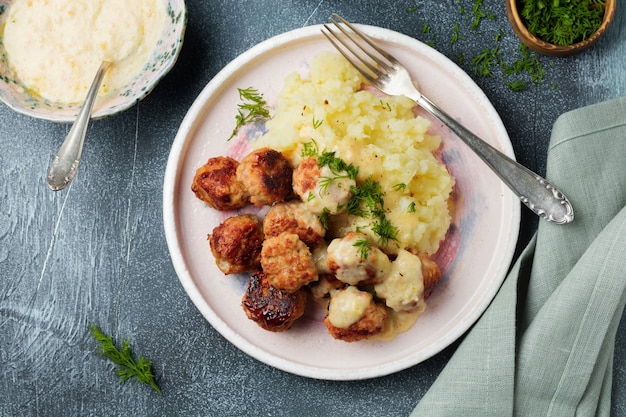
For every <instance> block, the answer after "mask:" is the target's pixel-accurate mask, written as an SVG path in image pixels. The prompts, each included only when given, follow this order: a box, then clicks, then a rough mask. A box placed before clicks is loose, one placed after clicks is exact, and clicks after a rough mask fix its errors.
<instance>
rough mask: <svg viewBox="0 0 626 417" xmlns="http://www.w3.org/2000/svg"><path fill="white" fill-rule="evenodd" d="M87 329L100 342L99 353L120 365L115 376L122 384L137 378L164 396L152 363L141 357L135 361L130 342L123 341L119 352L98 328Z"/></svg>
mask: <svg viewBox="0 0 626 417" xmlns="http://www.w3.org/2000/svg"><path fill="white" fill-rule="evenodd" d="M87 328H88V329H89V330H90V331H91V335H92V336H93V338H94V339H95V340H96V341H97V342H98V347H99V353H100V354H101V355H102V356H104V357H106V358H108V359H109V360H111V362H113V363H114V364H116V365H118V368H117V369H116V370H115V374H116V375H117V376H118V378H119V379H120V381H121V382H126V381H128V380H129V379H132V378H136V380H137V381H139V382H140V383H142V384H147V385H150V386H151V387H152V388H154V390H155V391H156V392H158V393H159V394H162V393H161V389H160V388H159V386H158V385H157V383H156V382H155V380H154V375H153V373H152V365H151V364H150V361H149V360H148V359H146V358H145V357H143V356H139V357H138V358H137V360H136V361H135V359H134V358H133V354H132V352H131V349H130V341H128V340H126V339H125V340H123V341H122V350H119V349H118V348H117V347H116V346H115V343H113V338H111V336H109V335H107V334H104V333H103V332H102V330H100V328H99V327H98V326H88V327H87Z"/></svg>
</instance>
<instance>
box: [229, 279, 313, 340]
mask: <svg viewBox="0 0 626 417" xmlns="http://www.w3.org/2000/svg"><path fill="white" fill-rule="evenodd" d="M305 305H306V293H305V292H304V290H300V291H297V292H295V293H293V294H292V293H288V292H285V291H281V290H279V289H278V288H275V287H272V286H271V285H270V284H269V283H268V281H267V277H266V275H265V273H263V272H257V273H254V274H252V276H251V277H250V280H249V281H248V285H247V287H246V292H245V293H244V295H243V299H242V300H241V306H242V307H243V309H244V311H245V312H246V315H247V316H248V318H249V319H250V320H253V321H254V322H256V323H257V324H258V325H259V326H261V327H262V328H264V329H265V330H269V331H271V332H280V331H283V330H287V329H288V328H290V327H291V326H292V325H293V323H294V321H296V320H297V319H298V318H300V317H301V316H302V315H303V314H304V307H305Z"/></svg>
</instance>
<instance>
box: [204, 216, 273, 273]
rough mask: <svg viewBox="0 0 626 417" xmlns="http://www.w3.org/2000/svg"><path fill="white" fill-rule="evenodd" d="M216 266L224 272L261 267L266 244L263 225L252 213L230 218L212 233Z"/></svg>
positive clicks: (252, 269)
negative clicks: (264, 243)
mask: <svg viewBox="0 0 626 417" xmlns="http://www.w3.org/2000/svg"><path fill="white" fill-rule="evenodd" d="M209 243H210V245H211V252H212V253H213V256H214V257H215V263H216V264H217V267H218V268H219V269H220V271H222V272H223V273H225V274H241V273H243V272H252V271H256V270H258V269H259V267H260V265H261V248H262V246H263V225H262V223H261V221H260V220H259V219H258V218H257V217H256V216H254V215H252V214H239V215H237V216H233V217H229V218H228V219H226V220H225V221H224V222H223V223H222V224H220V225H219V226H217V227H216V228H215V229H213V233H212V234H210V235H209Z"/></svg>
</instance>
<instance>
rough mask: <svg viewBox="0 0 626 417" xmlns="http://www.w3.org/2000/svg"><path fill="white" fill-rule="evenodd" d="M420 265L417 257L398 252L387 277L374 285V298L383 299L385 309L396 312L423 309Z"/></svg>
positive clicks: (409, 253) (405, 252)
mask: <svg viewBox="0 0 626 417" xmlns="http://www.w3.org/2000/svg"><path fill="white" fill-rule="evenodd" d="M422 265H423V264H422V262H421V260H420V258H419V257H418V256H417V255H413V254H412V253H411V252H409V251H406V250H400V252H398V257H397V258H396V259H395V260H394V261H393V262H392V263H391V271H390V272H389V275H387V276H386V277H385V279H383V281H382V282H380V283H378V284H376V285H374V290H375V291H376V296H377V297H380V298H382V299H384V300H385V304H386V305H387V307H389V308H391V309H393V310H395V311H398V312H411V311H416V310H420V309H422V308H424V306H425V304H424V277H423V274H422V270H423V268H422Z"/></svg>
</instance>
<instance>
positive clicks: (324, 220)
mask: <svg viewBox="0 0 626 417" xmlns="http://www.w3.org/2000/svg"><path fill="white" fill-rule="evenodd" d="M329 217H330V210H328V209H327V208H326V207H324V209H323V210H322V214H320V215H319V219H320V222H321V223H322V226H323V227H324V229H328V218H329Z"/></svg>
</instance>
